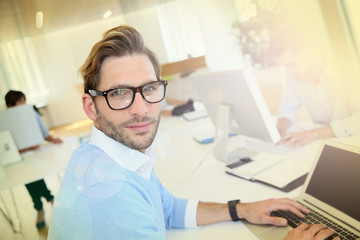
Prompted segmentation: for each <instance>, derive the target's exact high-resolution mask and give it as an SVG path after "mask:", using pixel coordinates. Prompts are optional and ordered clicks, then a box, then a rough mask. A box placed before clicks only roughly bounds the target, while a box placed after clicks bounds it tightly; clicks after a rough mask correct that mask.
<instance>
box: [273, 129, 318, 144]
mask: <svg viewBox="0 0 360 240" xmlns="http://www.w3.org/2000/svg"><path fill="white" fill-rule="evenodd" d="M316 138H317V134H316V131H314V130H310V131H303V132H289V133H286V134H284V135H282V137H281V140H280V141H279V142H278V143H277V144H278V145H285V146H287V147H289V148H297V147H300V146H303V145H306V144H308V143H310V142H312V141H314V140H315V139H316Z"/></svg>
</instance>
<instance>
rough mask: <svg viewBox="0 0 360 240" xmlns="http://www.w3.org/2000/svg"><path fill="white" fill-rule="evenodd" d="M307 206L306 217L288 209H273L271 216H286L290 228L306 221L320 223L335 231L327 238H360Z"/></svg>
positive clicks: (328, 239)
mask: <svg viewBox="0 0 360 240" xmlns="http://www.w3.org/2000/svg"><path fill="white" fill-rule="evenodd" d="M307 208H308V209H309V210H310V211H311V212H310V214H308V215H306V218H300V217H298V216H296V215H295V214H293V213H291V212H289V211H283V210H279V211H274V212H272V213H271V216H276V217H283V218H286V219H287V220H288V224H289V226H291V227H292V228H296V227H297V226H299V225H300V224H302V223H308V224H318V223H321V224H323V225H325V226H326V227H328V228H332V229H333V230H334V231H335V233H334V234H333V235H332V236H330V237H329V238H327V240H330V239H333V238H334V237H339V238H340V239H349V240H352V239H358V238H360V237H359V236H358V235H356V234H355V233H353V232H351V231H349V230H347V229H346V228H344V227H342V226H340V225H338V224H337V223H335V222H334V221H332V220H330V219H329V218H327V217H325V216H323V215H321V214H320V213H318V212H316V211H315V210H313V209H311V208H309V207H307Z"/></svg>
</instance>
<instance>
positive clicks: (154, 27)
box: [125, 7, 168, 63]
mask: <svg viewBox="0 0 360 240" xmlns="http://www.w3.org/2000/svg"><path fill="white" fill-rule="evenodd" d="M125 21H126V23H127V24H129V25H131V26H133V27H135V28H136V29H137V30H138V31H139V32H140V33H141V35H142V36H143V38H144V41H145V44H146V46H147V47H148V48H149V49H151V50H152V51H153V52H155V54H156V56H157V58H158V60H159V62H160V63H167V62H168V59H167V56H166V50H165V45H164V41H163V39H162V34H161V30H160V24H159V20H158V17H157V13H156V7H151V8H146V9H141V10H139V11H136V12H131V13H127V14H125Z"/></svg>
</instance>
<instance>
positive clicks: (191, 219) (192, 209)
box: [185, 199, 199, 228]
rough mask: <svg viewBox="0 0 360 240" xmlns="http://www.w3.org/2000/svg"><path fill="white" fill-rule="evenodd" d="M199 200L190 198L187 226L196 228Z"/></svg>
mask: <svg viewBox="0 0 360 240" xmlns="http://www.w3.org/2000/svg"><path fill="white" fill-rule="evenodd" d="M198 203H199V200H192V199H189V201H188V203H187V205H186V210H185V228H196V227H197V224H196V212H197V207H198Z"/></svg>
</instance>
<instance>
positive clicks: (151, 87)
mask: <svg viewBox="0 0 360 240" xmlns="http://www.w3.org/2000/svg"><path fill="white" fill-rule="evenodd" d="M158 88H159V86H158V85H157V84H149V85H146V86H144V88H143V91H144V92H152V91H156V90H158Z"/></svg>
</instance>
